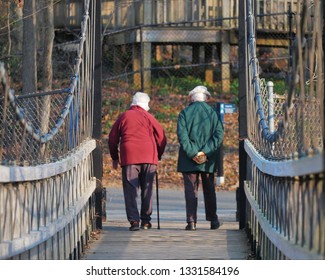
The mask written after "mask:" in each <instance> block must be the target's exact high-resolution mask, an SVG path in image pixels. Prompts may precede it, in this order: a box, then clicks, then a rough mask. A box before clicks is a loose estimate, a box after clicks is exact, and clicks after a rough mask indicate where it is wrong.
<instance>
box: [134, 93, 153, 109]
mask: <svg viewBox="0 0 325 280" xmlns="http://www.w3.org/2000/svg"><path fill="white" fill-rule="evenodd" d="M149 101H150V97H149V95H148V94H146V93H144V92H139V91H138V92H136V93H135V94H134V96H133V99H132V103H131V106H135V105H137V106H140V107H141V108H143V109H144V110H146V111H149V109H150V108H149V105H148V104H149Z"/></svg>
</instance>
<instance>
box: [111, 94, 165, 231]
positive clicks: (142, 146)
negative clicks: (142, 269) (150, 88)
mask: <svg viewBox="0 0 325 280" xmlns="http://www.w3.org/2000/svg"><path fill="white" fill-rule="evenodd" d="M149 101H150V98H149V96H148V95H147V94H146V93H143V92H137V93H136V94H135V95H134V96H133V101H132V104H131V107H130V108H129V109H128V110H127V111H125V112H124V113H123V114H122V115H121V116H120V117H119V118H118V119H117V121H116V122H115V123H114V125H113V127H112V129H111V132H110V134H109V140H108V146H109V150H110V154H111V158H112V160H113V163H112V164H113V168H114V169H117V167H118V164H120V165H121V167H122V184H123V193H124V200H125V209H126V215H127V219H128V221H129V222H130V224H131V226H130V228H129V230H131V231H136V230H139V229H140V220H141V228H143V229H150V228H151V223H150V220H151V214H152V194H153V193H152V189H153V181H154V177H155V173H156V169H157V164H158V160H160V159H161V157H162V154H163V153H164V150H165V146H166V142H167V141H166V136H165V133H164V130H163V128H162V126H161V125H160V124H159V122H158V121H157V120H156V119H155V118H154V116H153V115H151V114H150V113H148V110H149V106H148V104H149ZM118 148H119V149H120V153H119V152H118ZM139 189H141V211H140V213H139V211H138V206H137V196H138V192H139Z"/></svg>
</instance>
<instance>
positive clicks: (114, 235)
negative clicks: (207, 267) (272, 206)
mask: <svg viewBox="0 0 325 280" xmlns="http://www.w3.org/2000/svg"><path fill="white" fill-rule="evenodd" d="M107 192H108V195H107V197H108V200H107V203H106V205H107V221H106V222H104V223H103V230H102V231H101V232H100V233H99V234H98V236H97V238H96V240H92V241H91V242H90V245H89V248H87V249H86V251H85V254H84V256H83V257H82V258H83V259H85V260H140V259H157V260H160V259H161V260H178V259H180V260H188V259H201V260H202V259H215V260H245V259H247V257H248V255H249V254H250V246H249V244H248V241H247V238H246V235H245V232H244V231H242V230H239V226H238V222H237V221H236V217H235V215H236V211H235V209H236V204H235V193H231V192H217V198H218V215H219V219H220V221H221V223H222V225H221V227H220V228H219V229H218V230H210V224H209V222H207V221H205V219H204V215H205V214H204V205H203V202H202V201H203V198H202V194H200V197H199V211H198V217H199V219H198V223H197V230H196V231H185V230H184V227H185V225H186V222H185V218H184V217H185V201H184V194H183V192H182V191H180V190H160V194H159V198H160V207H159V208H160V227H161V228H160V229H157V216H156V215H157V214H156V213H155V210H154V213H153V215H152V224H153V228H152V229H150V230H139V231H136V232H131V231H129V230H128V227H129V224H128V222H127V220H126V215H125V210H124V201H123V193H122V190H121V189H119V188H117V189H108V190H107Z"/></svg>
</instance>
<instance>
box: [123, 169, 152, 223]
mask: <svg viewBox="0 0 325 280" xmlns="http://www.w3.org/2000/svg"><path fill="white" fill-rule="evenodd" d="M156 168H157V166H156V165H153V164H132V165H127V166H123V167H122V183H123V193H124V202H125V210H126V216H127V219H128V221H129V222H133V221H137V222H140V218H141V220H142V222H143V223H145V222H149V221H150V220H151V213H152V188H153V180H154V178H155V172H156ZM139 189H140V190H141V214H140V215H139V211H138V204H137V197H138V192H139Z"/></svg>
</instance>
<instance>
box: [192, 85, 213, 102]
mask: <svg viewBox="0 0 325 280" xmlns="http://www.w3.org/2000/svg"><path fill="white" fill-rule="evenodd" d="M189 96H190V97H191V100H192V101H193V102H195V101H200V102H203V101H206V100H207V99H208V97H210V96H211V94H210V92H208V89H207V88H206V87H205V86H197V87H195V88H194V89H192V90H191V91H190V92H189Z"/></svg>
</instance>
